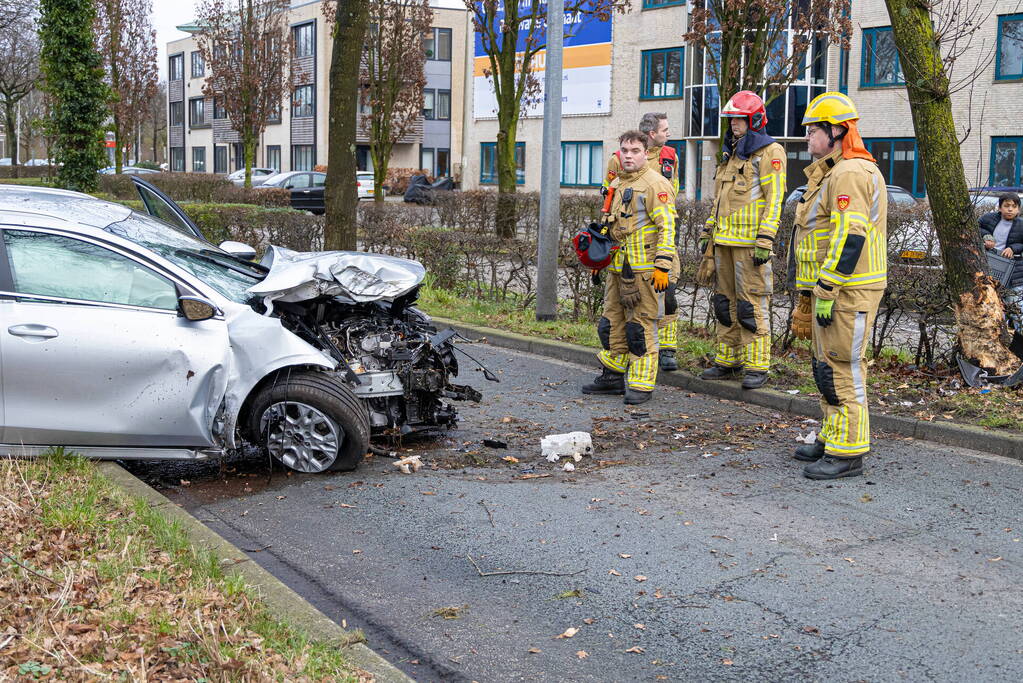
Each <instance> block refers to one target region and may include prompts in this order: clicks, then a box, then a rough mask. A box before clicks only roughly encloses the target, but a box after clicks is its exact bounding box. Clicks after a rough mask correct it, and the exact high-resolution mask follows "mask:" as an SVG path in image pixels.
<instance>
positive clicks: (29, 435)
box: [0, 178, 496, 472]
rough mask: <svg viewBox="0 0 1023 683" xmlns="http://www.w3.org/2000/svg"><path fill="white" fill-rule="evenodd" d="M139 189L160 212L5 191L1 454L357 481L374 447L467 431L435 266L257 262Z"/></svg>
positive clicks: (370, 258)
mask: <svg viewBox="0 0 1023 683" xmlns="http://www.w3.org/2000/svg"><path fill="white" fill-rule="evenodd" d="M133 181H134V182H135V183H136V187H137V188H138V190H139V194H140V196H141V198H142V200H143V204H144V206H145V209H146V212H145V213H142V212H136V211H132V210H130V209H128V208H127V207H125V206H123V205H120V204H115V203H111V202H106V201H102V200H99V199H96V198H94V197H90V196H88V195H84V194H79V193H75V192H67V191H63V190H54V189H48V188H36V187H19V186H0V233H2V239H0V320H2V322H3V328H2V330H0V382H2V389H3V391H2V394H0V414H2V416H3V422H2V426H0V454H8V455H34V454H39V453H41V452H43V451H45V450H46V449H47V448H49V447H51V446H65V447H67V448H68V449H70V450H74V451H76V452H80V453H82V454H83V455H87V456H90V457H97V458H110V459H147V460H148V459H180V458H203V457H208V456H210V455H219V454H223V453H224V452H225V451H226V450H228V449H236V448H240V447H241V446H242V445H243V444H246V443H247V444H251V445H255V446H259V447H261V448H265V449H267V450H268V451H269V452H270V453H271V454H272V455H273V456H274V457H275V458H276V459H277V460H279V461H280V462H281V463H283V464H284V465H286V466H287V467H289V468H291V469H294V470H298V471H301V472H322V471H326V470H348V469H353V468H355V467H356V466H357V465H358V463H359V462H360V460H361V459H362V457H363V456H364V455H365V453H366V452H367V450H368V449H369V448H370V439H371V436H372V435H374V434H380V435H383V434H392V435H399V434H408V433H411V432H416V431H422V430H432V429H437V428H442V427H446V426H450V425H452V424H454V422H455V421H456V419H457V415H456V411H455V409H454V408H452V407H451V406H450V405H449V404H448V403H447V402H446V399H454V400H473V401H479V400H480V394H479V392H477V391H476V390H475V389H473V388H471V387H469V386H460V385H456V384H452V383H451V378H452V377H454V376H456V375H457V374H458V363H457V361H456V359H455V351H456V350H458V351H460V349H457V348H456V347H455V345H454V337H455V333H454V331H453V330H443V331H440V332H438V331H437V330H436V329H435V328H434V327H433V325H432V324H431V321H430V318H429V317H428V316H426V315H425V314H424V313H423V312H421V311H419V310H418V309H416V308H415V306H414V302H415V300H416V295H417V292H418V288H419V286H420V284H421V282H422V280H423V277H424V275H425V271H424V269H423V267H422V265H421V264H419V263H418V262H415V261H409V260H405V259H399V258H394V257H389V256H381V255H375V254H366V253H359V252H319V253H297V252H292V251H288V250H286V249H281V248H276V247H274V248H271V249H269V250H267V253H266V255H265V256H264V258H263V260H262V262H261V263H258V264H257V263H253V262H252V261H250V260H249V259H251V258H254V257H255V255H256V254H255V250H254V249H252V248H251V247H248V246H246V245H244V244H240V243H237V242H225V243H223V244H221V245H220V246H219V247H216V246H214V245H212V244H210V243H209V242H207V241H206V240H205V239H204V238H203V236H202V234H201V232H200V231H199V230H198V228H197V227H196V226H195V224H194V223H192V222H191V221H190V220H189V219H188V218H187V216H186V215H185V214H184V212H183V211H182V210H181V209H180V207H178V206H177V205H176V204H174V202H172V201H171V200H170V199H168V198H167V197H166V196H165V195H163V194H162V193H161V192H159V191H158V190H157V189H156V188H154V187H153V186H152V185H149V184H148V183H146V182H145V181H142V180H139V179H137V178H136V179H133ZM4 330H5V332H4ZM484 374H485V375H486V376H487V378H488V379H493V380H496V378H495V377H494V376H493V375H492V374H491V373H490V372H488V371H485V370H484Z"/></svg>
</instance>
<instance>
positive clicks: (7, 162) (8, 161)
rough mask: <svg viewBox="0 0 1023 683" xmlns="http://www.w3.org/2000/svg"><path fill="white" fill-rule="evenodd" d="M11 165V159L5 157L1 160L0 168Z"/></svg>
mask: <svg viewBox="0 0 1023 683" xmlns="http://www.w3.org/2000/svg"><path fill="white" fill-rule="evenodd" d="M10 165H11V158H10V157H4V158H3V159H0V166H10Z"/></svg>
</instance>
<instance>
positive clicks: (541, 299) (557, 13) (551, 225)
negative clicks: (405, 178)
mask: <svg viewBox="0 0 1023 683" xmlns="http://www.w3.org/2000/svg"><path fill="white" fill-rule="evenodd" d="M546 29H547V52H546V65H545V67H544V103H543V149H542V150H541V156H542V162H541V166H540V235H539V239H537V245H536V271H537V273H536V319H537V320H555V319H556V318H557V317H558V236H559V234H560V232H561V189H560V186H561V179H560V174H561V79H562V75H561V74H562V69H561V65H562V62H561V53H562V43H563V38H564V33H565V3H564V0H549V2H548V3H547V27H546Z"/></svg>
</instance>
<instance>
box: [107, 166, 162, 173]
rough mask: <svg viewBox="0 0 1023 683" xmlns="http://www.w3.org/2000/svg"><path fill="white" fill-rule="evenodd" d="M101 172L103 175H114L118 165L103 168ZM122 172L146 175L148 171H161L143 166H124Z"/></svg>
mask: <svg viewBox="0 0 1023 683" xmlns="http://www.w3.org/2000/svg"><path fill="white" fill-rule="evenodd" d="M99 172H100V173H102V174H103V175H114V174H115V173H117V167H116V166H107V167H106V168H101V169H100V170H99ZM121 173H123V174H124V175H146V174H147V173H159V171H154V170H153V169H151V168H142V167H141V166H122V167H121Z"/></svg>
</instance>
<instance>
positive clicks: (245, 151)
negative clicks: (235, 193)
mask: <svg viewBox="0 0 1023 683" xmlns="http://www.w3.org/2000/svg"><path fill="white" fill-rule="evenodd" d="M242 156H243V157H244V159H245V183H244V187H248V188H251V187H252V166H253V164H255V161H256V136H255V135H253V134H252V132H248V133H246V134H245V135H243V136H242Z"/></svg>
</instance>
